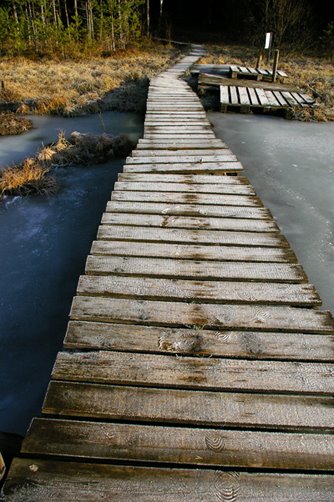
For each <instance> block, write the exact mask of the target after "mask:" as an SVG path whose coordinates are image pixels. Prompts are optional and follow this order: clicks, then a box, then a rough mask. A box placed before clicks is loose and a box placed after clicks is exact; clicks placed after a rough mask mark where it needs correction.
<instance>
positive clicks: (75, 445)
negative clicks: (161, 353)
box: [23, 419, 334, 471]
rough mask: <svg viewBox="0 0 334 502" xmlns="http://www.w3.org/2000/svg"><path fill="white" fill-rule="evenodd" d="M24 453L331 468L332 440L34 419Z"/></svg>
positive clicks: (316, 436) (333, 465)
mask: <svg viewBox="0 0 334 502" xmlns="http://www.w3.org/2000/svg"><path fill="white" fill-rule="evenodd" d="M45 443H47V444H46V445H45ZM132 445H135V446H132ZM23 452H24V453H28V454H32V453H34V454H41V453H42V452H43V453H44V454H49V455H57V456H65V457H66V456H68V455H70V456H72V457H73V456H78V457H80V458H87V459H95V458H97V459H101V460H107V459H113V460H125V461H129V460H136V461H146V462H154V463H155V462H158V463H166V462H169V463H173V464H187V465H198V466H217V467H218V466H219V467H220V466H222V467H257V468H258V467H260V468H279V469H310V470H325V471H331V470H333V469H334V438H333V436H332V435H326V434H305V435H301V434H289V433H277V432H276V433H270V432H252V431H230V430H224V431H221V430H219V429H190V428H177V427H152V426H147V425H128V424H126V425H122V424H101V423H100V424H96V423H92V422H75V421H65V420H52V421H48V420H38V419H37V420H36V419H35V420H34V422H33V424H32V426H31V427H30V431H29V434H28V437H27V439H26V440H25V442H24V444H23Z"/></svg>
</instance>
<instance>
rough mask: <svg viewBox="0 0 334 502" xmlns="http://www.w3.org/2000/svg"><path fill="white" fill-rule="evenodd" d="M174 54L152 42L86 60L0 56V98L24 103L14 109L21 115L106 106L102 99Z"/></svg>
mask: <svg viewBox="0 0 334 502" xmlns="http://www.w3.org/2000/svg"><path fill="white" fill-rule="evenodd" d="M177 54H178V53H177V51H176V50H174V49H172V48H169V47H167V46H163V45H153V44H152V45H150V46H147V47H145V48H142V49H131V50H127V51H123V52H120V53H118V54H115V55H113V56H111V57H107V58H102V57H96V58H91V59H89V60H87V61H50V60H43V61H32V60H28V59H23V58H20V59H18V58H17V59H14V60H13V59H12V60H6V59H2V60H1V62H0V74H1V79H2V80H3V81H4V82H5V88H6V95H4V96H2V99H4V100H6V101H9V100H15V101H22V102H24V104H22V106H21V107H20V108H19V110H18V111H19V112H21V113H31V112H33V113H38V114H45V113H52V114H60V115H77V114H82V113H85V112H88V113H89V112H97V111H99V110H100V109H105V107H103V100H104V99H105V98H106V96H108V94H109V93H111V91H114V90H115V89H117V88H120V87H121V86H122V85H124V84H126V83H129V82H130V83H131V82H137V81H143V80H144V81H145V80H146V79H147V77H152V76H154V75H156V74H157V73H159V72H161V71H162V70H163V69H164V68H165V67H168V66H169V65H170V64H171V60H172V59H173V58H175V57H176V55H177ZM0 99H1V96H0ZM101 101H102V102H101ZM110 106H116V105H115V103H112V104H111V105H110Z"/></svg>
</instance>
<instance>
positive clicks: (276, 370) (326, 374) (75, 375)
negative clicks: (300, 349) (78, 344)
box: [52, 350, 334, 461]
mask: <svg viewBox="0 0 334 502" xmlns="http://www.w3.org/2000/svg"><path fill="white" fill-rule="evenodd" d="M333 370H334V364H330V363H323V362H322V363H311V362H307V363H302V362H298V363H296V362H294V361H292V362H291V361H288V362H282V361H258V360H256V361H251V360H244V359H224V358H223V359H221V358H217V357H215V358H210V357H204V358H203V357H202V358H201V357H190V356H184V357H180V358H179V357H171V356H169V355H161V354H154V355H153V354H138V353H131V354H129V353H126V352H112V351H107V350H101V351H96V350H94V351H85V352H79V351H76V352H58V355H57V359H56V363H55V365H54V368H53V371H52V378H53V379H54V380H62V381H64V380H66V381H73V382H91V383H104V384H111V385H139V386H148V387H168V388H176V389H205V390H214V391H228V390H233V391H236V392H243V391H249V392H263V393H267V392H269V393H282V392H283V393H284V394H286V393H298V394H308V395H310V394H317V395H318V394H320V395H329V396H330V395H331V394H332V393H333V391H334V378H330V376H331V375H333ZM333 405H334V400H333ZM333 417H334V413H333ZM333 430H334V424H333ZM333 447H334V437H333ZM333 453H334V452H333ZM333 461H334V459H333Z"/></svg>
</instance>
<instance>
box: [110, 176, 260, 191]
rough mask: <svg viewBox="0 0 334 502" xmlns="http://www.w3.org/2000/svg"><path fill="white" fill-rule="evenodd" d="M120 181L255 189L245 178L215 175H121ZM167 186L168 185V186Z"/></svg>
mask: <svg viewBox="0 0 334 502" xmlns="http://www.w3.org/2000/svg"><path fill="white" fill-rule="evenodd" d="M118 180H119V181H132V182H143V181H146V182H154V183H155V182H159V183H187V184H190V183H196V184H201V183H204V184H217V185H248V186H249V187H251V188H253V187H252V185H251V184H250V182H249V180H248V178H246V177H245V176H215V175H214V174H207V175H205V174H161V175H159V174H147V173H146V174H145V173H144V174H140V173H119V174H118ZM166 186H167V185H166Z"/></svg>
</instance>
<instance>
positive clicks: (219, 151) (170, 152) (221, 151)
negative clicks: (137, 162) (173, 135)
mask: <svg viewBox="0 0 334 502" xmlns="http://www.w3.org/2000/svg"><path fill="white" fill-rule="evenodd" d="M195 154H196V155H200V156H201V157H204V156H208V155H210V156H212V155H233V154H232V152H231V150H229V149H228V148H216V149H213V148H201V149H198V150H195ZM175 155H177V156H179V155H187V156H188V157H189V156H193V155H194V150H193V149H192V148H190V149H185V148H181V149H180V150H179V149H166V150H162V149H158V150H155V149H154V150H146V149H145V150H140V149H137V150H133V151H132V153H131V157H166V156H174V157H175Z"/></svg>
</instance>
